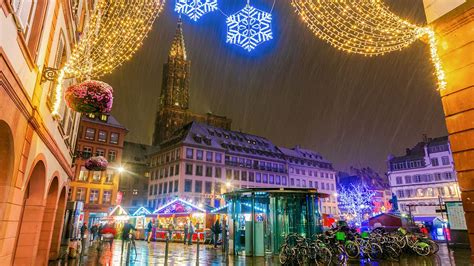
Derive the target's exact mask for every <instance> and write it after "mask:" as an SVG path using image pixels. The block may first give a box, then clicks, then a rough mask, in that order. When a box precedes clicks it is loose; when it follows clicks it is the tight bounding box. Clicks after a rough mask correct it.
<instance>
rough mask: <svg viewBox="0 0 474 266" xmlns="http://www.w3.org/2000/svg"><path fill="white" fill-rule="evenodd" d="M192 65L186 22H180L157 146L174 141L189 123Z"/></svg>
mask: <svg viewBox="0 0 474 266" xmlns="http://www.w3.org/2000/svg"><path fill="white" fill-rule="evenodd" d="M190 67H191V61H189V60H188V59H187V55H186V47H185V45H184V37H183V28H182V21H181V19H179V21H178V27H177V28H176V33H175V35H174V39H173V43H172V44H171V49H170V51H169V54H168V62H167V63H165V64H164V65H163V82H162V84H161V95H160V102H159V111H158V114H157V117H156V124H155V132H154V136H153V145H158V144H159V143H160V142H162V141H163V140H165V139H166V138H168V137H170V135H171V134H172V133H173V131H174V130H176V129H177V128H178V127H179V126H181V125H182V124H184V123H185V122H186V121H185V120H186V112H187V110H188V108H189V78H190Z"/></svg>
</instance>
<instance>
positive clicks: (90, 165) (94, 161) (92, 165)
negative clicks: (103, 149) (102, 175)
mask: <svg viewBox="0 0 474 266" xmlns="http://www.w3.org/2000/svg"><path fill="white" fill-rule="evenodd" d="M108 164H109V162H108V161H107V159H105V158H104V157H103V156H94V157H91V158H89V159H87V161H86V169H87V170H89V171H105V170H106V169H107V165H108Z"/></svg>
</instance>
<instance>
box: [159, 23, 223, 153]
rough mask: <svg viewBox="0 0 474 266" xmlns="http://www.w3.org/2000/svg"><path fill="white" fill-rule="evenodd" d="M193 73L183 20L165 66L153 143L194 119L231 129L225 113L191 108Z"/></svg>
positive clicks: (164, 138) (169, 135) (160, 140)
mask: <svg viewBox="0 0 474 266" xmlns="http://www.w3.org/2000/svg"><path fill="white" fill-rule="evenodd" d="M190 76H191V61H190V60H189V59H188V57H187V53H186V47H185V44H184V36H183V27H182V22H181V20H179V21H178V26H177V28H176V33H175V36H174V39H173V42H172V44H171V49H170V52H169V54H168V62H167V63H166V64H164V66H163V81H162V85H161V95H160V101H159V110H158V113H157V114H156V123H155V132H154V135H153V145H155V146H157V145H159V144H160V143H161V142H162V141H164V140H166V139H168V138H170V137H171V136H172V135H173V133H174V132H175V131H176V130H178V129H180V128H181V127H183V126H184V125H186V124H187V123H189V122H191V121H199V122H203V123H206V124H208V125H212V126H216V127H221V128H224V129H230V127H231V123H232V121H231V120H230V119H228V118H226V117H225V116H218V115H214V114H211V113H207V114H196V113H193V112H191V110H190V109H189V85H190V84H189V82H190Z"/></svg>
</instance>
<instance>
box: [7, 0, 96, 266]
mask: <svg viewBox="0 0 474 266" xmlns="http://www.w3.org/2000/svg"><path fill="white" fill-rule="evenodd" d="M89 2H90V1H82V0H78V1H35V0H32V1H18V0H2V1H0V9H1V11H0V195H1V197H0V228H1V229H2V230H0V265H46V264H47V261H48V259H56V258H57V257H58V253H59V248H60V237H61V232H62V230H63V228H62V227H63V218H64V212H65V206H66V198H67V190H68V179H70V178H72V177H73V170H72V166H71V165H72V159H73V154H74V150H75V143H76V135H77V134H76V133H77V127H78V124H79V115H78V114H76V113H74V112H72V111H70V110H69V109H68V108H66V107H65V104H64V103H62V104H61V107H60V112H59V115H54V116H53V115H52V103H53V100H54V98H55V97H56V95H55V90H54V87H55V84H54V82H52V81H50V79H48V78H47V77H50V75H48V74H51V71H49V70H50V68H53V69H58V68H60V67H61V66H62V65H63V64H64V63H65V62H66V60H67V58H68V57H69V56H70V54H71V50H72V49H73V46H74V44H75V43H76V42H77V40H78V36H79V35H80V34H81V33H82V29H83V25H84V23H85V21H86V20H87V18H88V10H89V9H90V6H89V5H88V3H89ZM74 82H76V81H75V80H74V79H69V80H67V81H66V82H64V83H63V86H64V88H66V87H67V86H69V85H72V84H73V83H74ZM59 97H62V96H61V95H60V96H59Z"/></svg>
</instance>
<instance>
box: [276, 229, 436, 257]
mask: <svg viewBox="0 0 474 266" xmlns="http://www.w3.org/2000/svg"><path fill="white" fill-rule="evenodd" d="M438 250H439V247H438V244H437V243H436V242H434V241H433V240H431V239H429V238H428V237H426V236H425V235H423V234H418V233H411V232H407V231H406V230H404V229H403V228H400V229H399V230H397V231H395V232H385V231H384V230H383V229H375V230H374V231H372V232H370V233H369V232H363V233H358V232H357V231H356V230H354V229H350V228H348V227H343V228H339V229H333V230H329V231H326V232H324V233H322V234H315V235H313V236H312V237H307V238H305V237H303V236H301V235H298V234H294V233H292V234H288V235H287V236H286V237H285V240H284V243H283V244H282V246H281V249H280V263H281V264H283V265H305V264H310V265H311V264H317V265H330V264H337V265H341V264H345V263H346V262H347V260H348V259H357V258H366V259H370V260H394V261H397V260H399V258H400V256H401V255H402V254H404V253H415V254H418V255H420V256H428V255H431V254H435V253H436V252H438Z"/></svg>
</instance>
